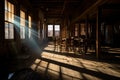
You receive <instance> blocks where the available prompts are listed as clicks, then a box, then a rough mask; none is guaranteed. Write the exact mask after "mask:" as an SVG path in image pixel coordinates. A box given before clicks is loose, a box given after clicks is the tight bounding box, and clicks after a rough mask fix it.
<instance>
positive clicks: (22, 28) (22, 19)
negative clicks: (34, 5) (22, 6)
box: [20, 10, 25, 39]
mask: <svg viewBox="0 0 120 80" xmlns="http://www.w3.org/2000/svg"><path fill="white" fill-rule="evenodd" d="M20 38H21V39H25V12H24V11H22V10H20Z"/></svg>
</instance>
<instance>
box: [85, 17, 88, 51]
mask: <svg viewBox="0 0 120 80" xmlns="http://www.w3.org/2000/svg"><path fill="white" fill-rule="evenodd" d="M88 18H89V17H88V15H87V17H86V43H85V53H87V49H88V38H89V34H88Z"/></svg>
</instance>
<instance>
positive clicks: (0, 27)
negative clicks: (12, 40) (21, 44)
mask: <svg viewBox="0 0 120 80" xmlns="http://www.w3.org/2000/svg"><path fill="white" fill-rule="evenodd" d="M4 4H5V1H4V0H1V2H0V43H1V44H2V45H3V41H4V37H5V36H4V34H5V33H4V26H5V25H4V16H5V15H4Z"/></svg>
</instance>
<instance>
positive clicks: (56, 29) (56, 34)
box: [55, 25, 60, 36]
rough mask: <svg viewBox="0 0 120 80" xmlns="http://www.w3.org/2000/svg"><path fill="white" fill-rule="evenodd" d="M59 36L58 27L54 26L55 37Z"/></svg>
mask: <svg viewBox="0 0 120 80" xmlns="http://www.w3.org/2000/svg"><path fill="white" fill-rule="evenodd" d="M59 34H60V25H55V36H59Z"/></svg>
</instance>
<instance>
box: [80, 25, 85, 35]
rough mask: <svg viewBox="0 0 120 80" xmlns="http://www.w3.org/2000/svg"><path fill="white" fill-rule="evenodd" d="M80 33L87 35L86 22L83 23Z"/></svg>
mask: <svg viewBox="0 0 120 80" xmlns="http://www.w3.org/2000/svg"><path fill="white" fill-rule="evenodd" d="M80 34H81V35H85V24H81V31H80Z"/></svg>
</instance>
